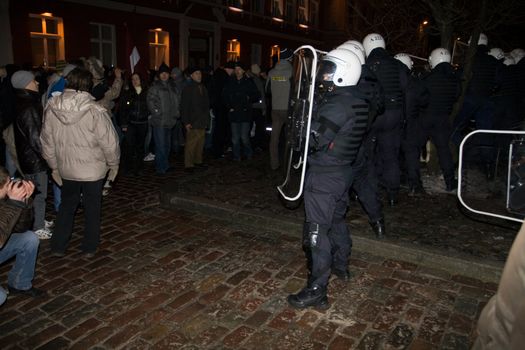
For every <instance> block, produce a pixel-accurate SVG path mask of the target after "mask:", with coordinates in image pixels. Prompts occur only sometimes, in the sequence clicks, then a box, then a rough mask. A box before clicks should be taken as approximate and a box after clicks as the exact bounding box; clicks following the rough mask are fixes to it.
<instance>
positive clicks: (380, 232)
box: [370, 218, 386, 239]
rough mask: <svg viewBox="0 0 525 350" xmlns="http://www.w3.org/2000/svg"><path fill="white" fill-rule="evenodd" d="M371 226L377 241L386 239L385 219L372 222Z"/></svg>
mask: <svg viewBox="0 0 525 350" xmlns="http://www.w3.org/2000/svg"><path fill="white" fill-rule="evenodd" d="M370 226H372V230H374V233H375V234H376V238H377V239H383V238H385V237H386V228H385V220H384V219H383V218H381V219H379V220H377V221H373V222H370Z"/></svg>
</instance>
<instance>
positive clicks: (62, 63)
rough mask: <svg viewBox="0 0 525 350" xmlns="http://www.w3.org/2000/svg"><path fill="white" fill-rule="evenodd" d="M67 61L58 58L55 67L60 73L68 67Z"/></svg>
mask: <svg viewBox="0 0 525 350" xmlns="http://www.w3.org/2000/svg"><path fill="white" fill-rule="evenodd" d="M66 65H67V62H66V61H64V60H58V61H57V63H55V69H56V71H57V72H58V73H61V72H62V71H63V70H64V68H66Z"/></svg>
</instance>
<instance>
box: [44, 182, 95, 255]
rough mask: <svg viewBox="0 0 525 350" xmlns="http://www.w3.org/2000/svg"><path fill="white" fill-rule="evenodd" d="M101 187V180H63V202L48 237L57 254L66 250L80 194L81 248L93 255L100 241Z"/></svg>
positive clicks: (52, 248)
mask: <svg viewBox="0 0 525 350" xmlns="http://www.w3.org/2000/svg"><path fill="white" fill-rule="evenodd" d="M103 184H104V179H101V180H98V181H70V180H65V179H64V180H63V184H62V203H61V204H60V210H59V211H58V215H57V219H56V223H55V231H54V232H53V236H52V237H51V250H53V251H54V252H59V253H63V252H65V251H66V248H67V244H68V243H69V239H70V237H71V233H72V231H73V221H74V219H75V212H76V210H77V207H78V205H79V203H80V195H81V194H82V203H83V204H84V218H85V220H84V221H85V225H86V228H85V232H84V237H83V239H82V244H81V247H80V249H81V250H82V251H83V252H85V253H94V252H95V251H96V250H97V247H98V242H99V238H100V215H101V207H102V185H103Z"/></svg>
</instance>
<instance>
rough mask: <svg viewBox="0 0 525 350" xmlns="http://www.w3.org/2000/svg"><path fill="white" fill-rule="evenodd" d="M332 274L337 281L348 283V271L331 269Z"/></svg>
mask: <svg viewBox="0 0 525 350" xmlns="http://www.w3.org/2000/svg"><path fill="white" fill-rule="evenodd" d="M332 273H333V274H334V275H335V276H336V277H337V278H338V279H339V280H341V282H344V283H346V282H348V281H350V271H348V269H336V268H332Z"/></svg>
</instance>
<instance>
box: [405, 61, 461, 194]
mask: <svg viewBox="0 0 525 350" xmlns="http://www.w3.org/2000/svg"><path fill="white" fill-rule="evenodd" d="M422 82H423V85H424V86H425V88H426V89H427V90H428V92H429V94H430V96H429V100H428V105H427V107H426V108H424V109H423V111H422V113H421V117H420V123H419V124H420V126H421V133H420V138H419V139H416V142H418V143H417V144H416V146H417V147H418V149H421V147H422V146H423V145H424V144H425V143H426V142H427V140H428V138H430V140H431V141H432V143H433V144H434V146H435V147H436V151H437V155H438V158H439V165H440V167H441V170H442V171H443V177H444V179H445V184H446V189H447V191H452V190H453V189H455V188H456V187H457V184H456V180H455V178H454V161H453V159H452V154H451V152H450V147H449V140H450V133H451V127H450V120H449V118H450V113H451V112H452V108H453V106H454V103H456V100H457V98H458V96H459V94H460V83H459V79H458V77H457V76H456V74H455V72H454V70H453V69H452V66H451V65H450V64H449V63H447V62H442V63H440V64H438V65H437V66H436V67H434V69H432V71H431V72H430V73H428V74H427V75H425V76H424V77H423V78H422ZM410 167H411V171H412V172H414V174H415V175H417V181H418V182H420V174H419V155H418V156H417V159H416V157H411V162H410Z"/></svg>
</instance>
